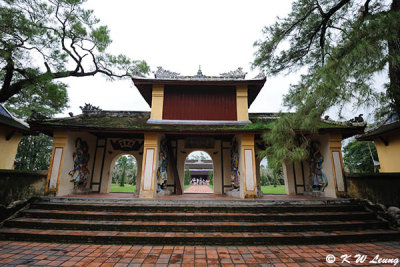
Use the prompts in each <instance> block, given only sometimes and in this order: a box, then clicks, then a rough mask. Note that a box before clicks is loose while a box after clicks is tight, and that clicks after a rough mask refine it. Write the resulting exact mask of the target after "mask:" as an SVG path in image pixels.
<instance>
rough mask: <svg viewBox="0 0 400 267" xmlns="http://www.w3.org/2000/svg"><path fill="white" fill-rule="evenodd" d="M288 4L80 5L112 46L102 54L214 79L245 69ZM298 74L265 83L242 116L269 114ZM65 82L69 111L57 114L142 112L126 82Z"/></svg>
mask: <svg viewBox="0 0 400 267" xmlns="http://www.w3.org/2000/svg"><path fill="white" fill-rule="evenodd" d="M291 2H292V1H291V0H280V1H266V0H249V1H237V0H229V1H227V0H218V1H215V0H214V1H209V0H204V1H183V0H168V1H165V0H146V1H137V0H130V1H126V0H113V1H109V0H89V1H88V2H87V3H86V4H85V7H86V8H89V9H93V10H94V14H95V15H96V16H97V17H98V18H99V19H100V20H101V23H102V24H105V25H107V26H108V27H109V29H110V34H111V38H112V40H113V43H112V44H111V45H110V47H109V52H111V53H114V54H120V53H123V54H126V55H127V56H129V57H131V58H133V59H140V60H141V59H143V60H145V61H146V62H147V63H148V64H149V65H150V67H151V70H152V71H155V70H156V69H157V66H162V67H163V68H164V69H168V70H171V71H175V72H178V73H181V74H182V75H195V74H196V73H197V70H198V69H199V66H201V70H202V72H203V74H204V75H219V74H220V73H223V72H228V71H231V70H235V69H237V68H238V67H242V68H243V69H244V71H245V72H248V74H247V76H246V78H253V77H254V76H256V75H257V74H258V73H259V71H258V70H253V71H252V70H251V62H252V61H253V59H254V53H255V51H256V48H255V47H253V43H254V42H255V41H256V40H259V39H261V38H262V37H263V35H262V29H263V27H264V26H265V25H271V24H272V23H274V22H275V20H276V17H277V16H280V17H284V16H285V15H287V14H288V13H289V11H290V9H291ZM151 76H152V77H153V74H151ZM298 77H299V75H298V74H290V75H287V76H283V75H282V76H278V77H273V78H268V80H267V82H266V84H265V86H264V87H263V89H262V90H261V92H260V94H259V96H258V98H257V99H256V100H255V101H254V103H253V104H252V106H251V107H250V112H277V111H279V110H281V109H282V107H281V103H282V96H283V95H284V94H285V93H286V92H287V90H288V88H289V85H290V83H295V82H296V81H297V80H298ZM63 82H66V83H67V84H68V85H69V89H68V93H69V98H70V103H69V105H70V107H69V108H68V109H66V110H65V112H64V113H63V114H62V115H61V114H60V115H59V116H66V115H67V114H68V112H70V111H72V112H73V113H74V114H80V113H81V111H80V109H79V106H83V105H84V103H91V104H93V105H95V106H100V108H102V109H106V110H147V111H148V110H150V108H149V106H148V105H147V103H146V102H145V101H144V99H143V98H142V97H141V95H140V94H139V92H138V90H137V89H136V88H135V87H134V85H133V83H132V81H131V80H117V81H112V82H109V81H106V79H105V78H103V77H102V76H100V75H96V76H94V77H85V78H67V79H63Z"/></svg>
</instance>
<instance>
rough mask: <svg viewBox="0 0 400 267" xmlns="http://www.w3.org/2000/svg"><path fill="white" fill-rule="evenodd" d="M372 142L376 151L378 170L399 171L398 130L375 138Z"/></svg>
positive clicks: (399, 132) (399, 145)
mask: <svg viewBox="0 0 400 267" xmlns="http://www.w3.org/2000/svg"><path fill="white" fill-rule="evenodd" d="M374 143H375V147H376V150H377V151H378V158H379V163H380V169H379V172H400V164H399V155H400V131H395V132H393V133H390V134H386V135H384V136H381V137H380V138H376V139H374ZM385 143H386V144H385Z"/></svg>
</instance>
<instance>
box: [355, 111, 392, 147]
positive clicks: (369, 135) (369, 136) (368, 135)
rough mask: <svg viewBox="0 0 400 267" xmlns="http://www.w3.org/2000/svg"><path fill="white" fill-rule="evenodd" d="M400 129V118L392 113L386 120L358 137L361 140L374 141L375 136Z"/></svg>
mask: <svg viewBox="0 0 400 267" xmlns="http://www.w3.org/2000/svg"><path fill="white" fill-rule="evenodd" d="M398 130H400V119H399V117H398V116H397V114H395V115H391V116H390V117H389V118H388V119H386V120H385V121H384V122H382V123H380V124H378V125H377V126H375V127H373V128H371V129H369V130H367V131H365V133H364V134H363V135H360V136H358V137H357V140H360V141H372V140H374V139H375V138H377V137H379V136H382V135H385V134H389V133H392V132H394V131H398Z"/></svg>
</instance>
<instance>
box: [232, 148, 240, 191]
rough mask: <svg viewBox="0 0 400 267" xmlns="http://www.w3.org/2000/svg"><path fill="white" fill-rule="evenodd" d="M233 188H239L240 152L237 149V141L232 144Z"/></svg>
mask: <svg viewBox="0 0 400 267" xmlns="http://www.w3.org/2000/svg"><path fill="white" fill-rule="evenodd" d="M231 153H232V155H231V156H232V174H231V178H232V189H233V190H235V189H239V186H240V185H239V175H240V173H239V153H238V149H237V143H236V141H234V142H233V144H232V152H231Z"/></svg>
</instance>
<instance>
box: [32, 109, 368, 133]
mask: <svg viewBox="0 0 400 267" xmlns="http://www.w3.org/2000/svg"><path fill="white" fill-rule="evenodd" d="M278 117H279V116H278V114H275V113H250V114H249V119H250V122H251V123H249V124H247V125H224V124H220V125H204V124H202V125H176V124H163V125H160V124H149V123H147V121H148V120H149V118H150V112H145V111H106V110H97V111H91V112H86V113H85V114H81V115H77V116H74V117H67V118H52V119H43V120H31V121H29V124H30V125H31V127H32V128H33V129H37V130H41V131H45V130H49V131H50V132H51V131H52V129H56V128H58V129H60V128H62V129H69V130H84V129H86V130H88V131H110V132H111V131H114V132H115V131H121V132H136V133H138V132H174V133H189V132H198V133H206V132H213V133H214V132H220V133H227V132H229V133H240V132H242V133H243V132H254V133H261V132H264V131H266V130H269V129H271V124H272V122H273V121H275V120H276V119H277V118H278ZM364 127H365V124H362V125H361V124H359V123H358V124H357V123H349V122H347V123H336V122H334V121H325V120H321V122H320V126H319V129H328V130H344V131H347V132H348V133H349V134H351V135H354V134H356V133H360V132H361V131H363V129H364ZM353 132H354V133H353Z"/></svg>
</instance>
